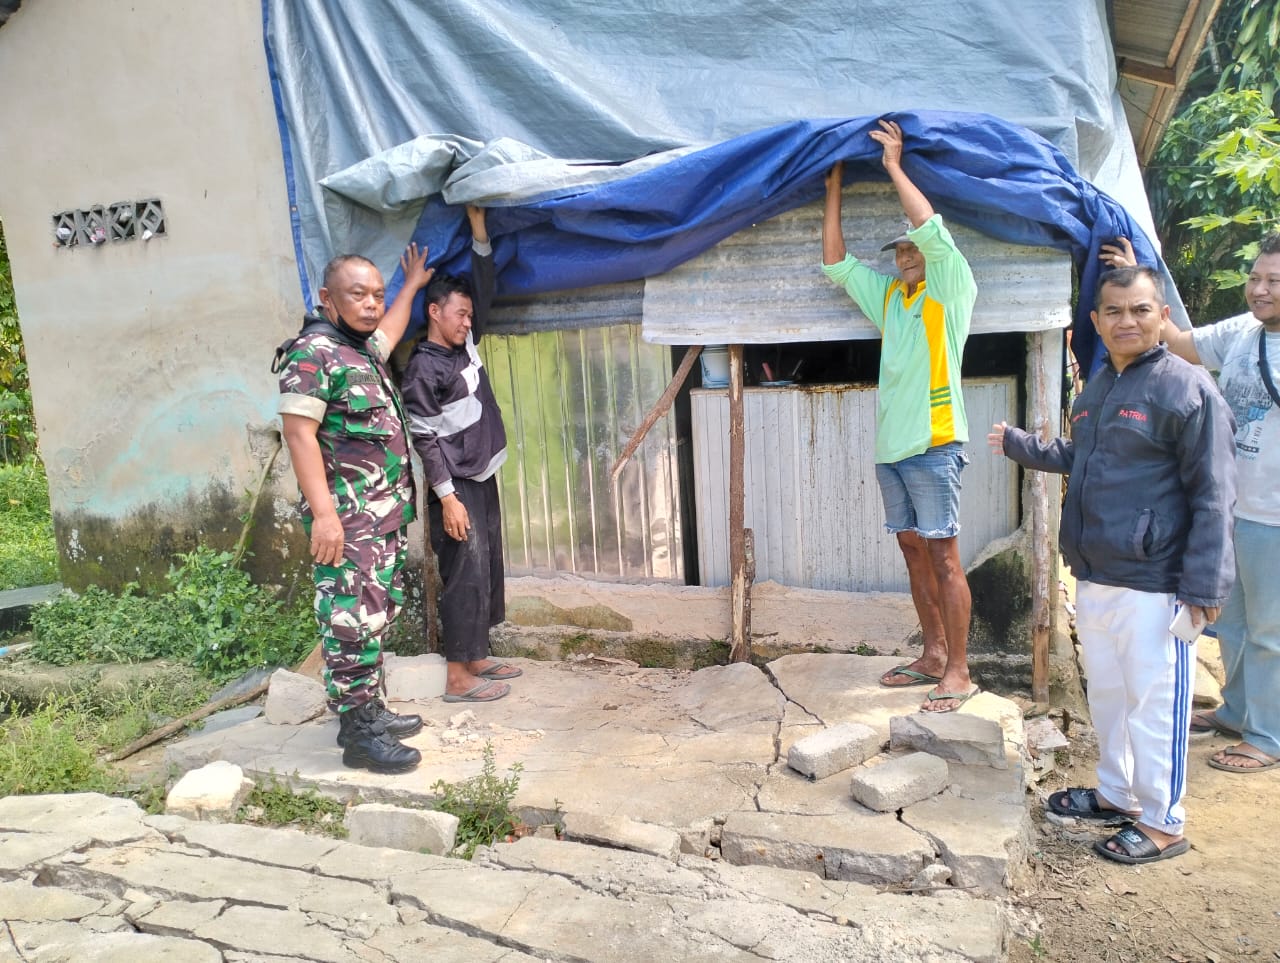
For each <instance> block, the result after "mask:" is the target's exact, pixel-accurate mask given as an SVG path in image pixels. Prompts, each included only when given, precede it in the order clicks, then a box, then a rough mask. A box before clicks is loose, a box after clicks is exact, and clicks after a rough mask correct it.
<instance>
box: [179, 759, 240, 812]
mask: <svg viewBox="0 0 1280 963" xmlns="http://www.w3.org/2000/svg"><path fill="white" fill-rule="evenodd" d="M252 790H253V780H252V779H247V778H245V774H244V770H242V769H241V768H240V767H239V766H237V765H235V764H234V763H230V762H227V761H225V760H222V759H219V760H218V761H216V762H211V763H209V764H208V765H207V766H201V767H200V768H199V769H193V770H191V772H189V773H187V774H186V775H185V776H183V777H182V778H181V779H179V780H178V783H177V785H175V786H174V787H173V788H172V789H170V790H169V796H168V798H167V799H165V803H164V808H165V812H167V813H172V814H174V815H178V816H185V817H186V818H188V819H198V820H205V821H208V822H221V821H223V820H228V819H231V818H232V817H234V816H235V814H236V810H238V809H239V808H240V807H241V806H242V805H243V804H244V801H245V800H246V799H247V798H248V797H249V793H250V792H251V791H252Z"/></svg>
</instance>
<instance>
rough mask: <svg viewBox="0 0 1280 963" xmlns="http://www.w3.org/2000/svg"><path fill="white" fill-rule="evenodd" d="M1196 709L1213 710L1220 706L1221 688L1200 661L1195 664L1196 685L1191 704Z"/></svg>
mask: <svg viewBox="0 0 1280 963" xmlns="http://www.w3.org/2000/svg"><path fill="white" fill-rule="evenodd" d="M1191 704H1192V705H1193V706H1194V707H1195V708H1197V709H1214V708H1217V707H1218V706H1220V705H1221V704H1222V686H1221V685H1220V684H1219V683H1218V680H1217V679H1215V678H1214V677H1213V673H1211V672H1210V671H1209V669H1208V668H1207V667H1206V666H1205V664H1204V663H1203V662H1201V661H1198V660H1197V662H1196V683H1195V691H1194V694H1193V695H1192V703H1191Z"/></svg>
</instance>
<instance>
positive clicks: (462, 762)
mask: <svg viewBox="0 0 1280 963" xmlns="http://www.w3.org/2000/svg"><path fill="white" fill-rule="evenodd" d="M511 661H513V662H516V663H517V664H519V665H520V666H521V667H522V668H523V669H524V670H525V675H524V676H523V677H521V678H520V679H518V680H516V682H515V684H514V685H513V688H512V694H511V695H510V696H508V697H507V698H506V699H503V700H500V701H499V702H496V703H488V704H482V705H474V706H466V707H461V708H460V707H459V706H458V705H456V704H446V703H443V702H441V701H439V700H432V701H430V702H425V703H420V704H414V705H412V706H411V707H409V706H406V707H405V708H411V709H412V711H415V712H419V713H421V714H422V715H423V716H424V718H425V725H424V728H423V730H422V731H421V732H420V733H418V734H417V735H415V736H414V737H412V738H411V739H410V740H408V741H409V743H410V744H412V745H414V746H416V747H417V748H418V749H419V750H420V751H421V752H422V753H423V757H424V758H423V763H422V765H421V767H420V768H419V769H417V770H416V771H414V772H411V773H407V774H402V775H396V776H384V775H375V774H372V773H368V772H365V771H361V770H349V769H345V768H344V767H342V765H341V757H340V753H339V751H338V749H337V746H336V745H335V742H334V739H335V736H336V734H337V726H336V722H335V721H334V720H332V719H324V720H317V721H313V722H310V723H306V724H303V725H299V726H269V725H267V724H266V723H265V722H264V721H263V720H262V719H260V718H258V719H252V720H248V721H246V722H243V723H241V724H240V725H236V726H232V727H230V728H228V729H225V730H222V731H219V732H212V733H199V734H196V735H194V736H191V737H189V738H186V739H183V740H181V741H179V742H176V743H174V744H173V745H172V746H171V747H169V749H168V751H167V757H168V759H169V760H170V761H172V762H174V763H176V764H178V765H180V766H187V767H194V766H199V765H203V764H205V763H206V762H209V761H211V760H214V759H225V760H227V761H229V762H232V763H234V764H236V765H239V766H241V767H242V768H243V769H244V770H245V771H246V772H247V773H250V774H252V775H253V776H254V777H255V778H259V779H263V778H275V779H277V780H283V781H286V782H288V783H289V784H290V785H293V786H295V787H315V788H318V789H319V790H321V791H322V792H325V793H327V794H329V795H332V796H334V797H336V798H339V799H344V800H347V801H354V800H355V799H356V798H357V797H359V799H360V800H362V801H365V802H382V803H403V804H408V805H413V806H419V807H421V806H429V805H431V803H432V802H433V800H434V790H433V785H434V784H435V783H436V781H437V780H444V781H447V782H458V781H461V780H463V779H467V778H469V777H471V776H474V775H476V774H478V773H479V772H480V771H481V767H482V765H483V763H484V750H485V747H486V745H491V746H492V748H493V752H494V758H495V763H496V765H497V767H498V771H499V773H500V774H501V773H503V772H504V771H505V769H506V767H508V766H511V765H513V764H515V763H517V762H518V763H520V764H521V765H522V766H523V771H522V772H521V775H520V779H519V790H518V792H517V795H516V799H515V807H516V809H517V810H518V811H519V812H521V813H523V814H524V815H525V818H526V819H527V820H528V821H529V822H531V823H534V824H537V823H560V824H564V823H566V822H571V821H572V820H573V819H577V820H580V821H582V825H587V826H590V825H592V824H593V821H594V823H596V824H598V825H604V824H605V823H604V822H601V821H612V822H613V823H616V824H617V825H620V826H627V825H630V824H629V823H628V822H627V821H628V820H633V821H635V822H638V823H642V824H646V825H647V826H652V827H654V828H655V829H656V830H661V832H662V833H663V839H662V843H661V845H652V844H649V845H647V846H645V847H641V848H648V849H650V850H652V851H653V852H658V853H661V856H660V857H658V856H653V855H649V854H646V853H641V852H624V851H622V850H615V849H606V848H601V847H598V846H588V845H584V844H578V843H570V842H563V841H557V840H555V839H542V838H536V837H528V838H525V839H522V840H520V841H519V842H517V843H515V844H512V845H507V846H498V847H495V848H494V849H492V850H482V853H483V854H484V855H482V856H481V857H480V858H479V859H478V860H477V862H476V863H464V862H461V861H459V860H456V859H445V858H440V857H431V856H426V855H422V854H417V853H411V852H406V851H397V850H388V849H377V848H371V847H363V846H359V845H356V844H355V843H352V842H349V841H337V840H331V839H322V838H319V837H313V836H305V835H302V834H299V833H295V832H291V831H287V830H261V829H256V828H251V827H245V826H236V825H210V824H199V823H193V822H189V821H187V820H183V819H180V818H176V817H172V816H161V817H145V816H143V815H142V814H141V812H140V811H138V810H137V809H136V807H133V806H132V804H131V803H128V802H126V801H120V800H106V799H105V797H96V798H95V797H88V798H79V797H56V799H57V800H60V801H59V802H56V803H55V802H52V801H50V800H49V799H45V800H35V801H30V800H29V801H26V802H21V803H11V802H10V801H9V800H0V879H4V880H11V881H14V882H18V883H21V884H23V885H30V882H31V879H32V878H33V877H34V876H35V875H36V874H39V878H40V881H41V882H42V883H47V884H49V885H50V886H54V887H57V888H59V889H62V890H66V891H69V892H74V893H79V894H80V895H82V896H84V897H86V898H89V899H97V900H103V901H108V902H107V904H106V906H105V907H103V908H100V909H99V910H97V911H95V912H93V913H89V914H86V915H85V916H84V917H83V923H80V924H75V923H72V922H71V921H68V920H55V919H45V920H42V921H40V925H47V926H54V925H59V926H61V925H63V924H64V923H65V924H67V925H74V926H79V927H80V928H81V929H83V930H85V931H86V932H87V931H88V930H89V928H90V927H96V928H98V929H101V930H103V931H104V932H108V933H109V932H110V931H112V930H119V931H120V932H119V934H117V933H111V935H113V936H115V935H123V936H130V935H132V936H134V937H138V936H149V937H151V938H153V939H161V938H166V939H178V940H183V941H184V942H194V943H195V944H196V945H200V946H213V947H217V948H219V949H220V951H221V953H222V956H223V958H224V959H225V960H226V961H227V963H231V961H233V960H255V961H260V960H269V959H270V958H271V956H272V954H273V953H274V954H275V955H277V956H279V957H281V958H283V957H294V958H297V957H295V956H294V954H293V952H292V951H286V950H284V948H282V947H279V946H277V947H275V948H274V949H272V948H270V947H267V946H265V945H262V944H260V943H255V942H253V940H256V939H257V938H258V934H260V933H262V932H265V931H268V930H269V929H271V928H274V929H275V930H276V931H277V932H280V933H287V934H289V936H288V939H290V940H296V942H297V945H298V947H300V948H301V947H305V946H313V944H314V946H313V949H310V950H307V951H306V952H310V953H312V954H313V955H312V957H311V958H315V959H330V958H338V956H339V954H341V953H344V952H345V953H346V954H347V955H346V956H345V957H344V958H345V959H369V960H378V961H379V963H395V961H398V960H401V959H403V960H418V959H423V958H431V959H443V960H446V961H447V960H451V959H457V960H468V961H470V960H481V961H487V960H494V961H498V960H510V961H512V963H516V961H523V960H531V959H556V960H585V961H591V963H595V961H605V963H611V961H614V960H627V961H628V963H629V961H630V960H636V959H689V960H699V959H707V960H711V959H715V960H737V959H741V960H752V961H757V960H760V959H765V958H768V959H779V960H794V961H796V963H819V961H823V963H825V961H827V960H832V961H834V960H851V961H864V960H865V961H871V960H877V961H878V960H894V961H895V963H897V961H903V963H908V961H910V963H914V961H920V963H924V961H926V960H927V961H929V963H942V961H947V963H950V961H957V963H958V961H964V960H971V961H987V960H992V961H994V960H998V959H1000V958H1001V954H1002V950H1001V948H1000V947H1001V945H1002V941H1003V939H1004V933H1005V926H1006V923H1005V921H1004V919H1003V917H1002V916H1001V914H1000V912H999V907H998V904H997V903H996V902H994V901H993V900H991V899H987V898H966V896H965V894H966V893H972V892H979V891H981V892H984V893H986V892H989V893H991V894H992V895H999V894H1000V893H1002V892H1003V891H1004V890H1003V887H1004V885H1005V883H1004V880H1006V879H1007V878H1008V875H1009V874H1010V873H1011V872H1013V871H1014V870H1015V869H1016V866H1017V864H1018V861H1019V860H1020V859H1022V858H1023V854H1020V853H1019V852H1018V850H1017V846H1016V842H1017V832H1018V830H1017V826H1016V824H1015V823H1013V822H1009V821H1002V819H1003V817H1004V815H1007V814H1012V813H1014V812H1015V811H1017V812H1025V797H1024V794H1023V786H1024V785H1025V780H1024V777H1023V775H1022V772H1023V770H1022V757H1021V745H1020V740H1021V720H1020V716H1018V715H1017V711H1016V707H1012V712H1011V711H1010V707H1011V704H1009V703H1006V702H1005V701H1004V700H999V699H998V698H997V697H994V696H993V697H991V698H990V699H985V700H980V699H977V698H975V699H974V700H971V702H970V704H969V705H967V706H966V707H965V709H966V710H968V709H969V708H970V706H976V707H977V708H978V709H980V710H981V712H980V713H973V714H971V715H972V716H973V719H972V722H971V724H976V725H985V726H987V727H990V729H994V730H996V731H997V732H998V733H1000V736H998V737H997V739H996V744H998V743H999V742H1000V739H1002V740H1003V750H1002V760H1003V761H1005V762H1006V763H1007V764H1009V765H1010V768H1009V769H1007V770H998V769H992V768H989V767H986V766H964V765H960V764H959V763H958V762H955V761H954V760H953V761H951V762H949V763H948V781H949V782H950V786H949V788H948V789H947V790H946V791H945V792H944V793H943V794H942V795H940V796H937V797H935V798H934V799H932V800H930V801H929V803H930V804H932V806H933V808H932V809H930V808H922V807H924V805H925V804H920V805H917V806H911V807H908V809H907V811H906V814H904V816H903V817H902V818H898V817H895V816H894V815H893V814H883V815H881V814H873V813H871V812H870V811H869V810H867V809H865V808H864V807H862V806H860V805H859V804H858V803H856V802H855V801H854V800H853V799H852V798H851V796H850V774H849V772H848V771H845V772H842V773H838V774H836V775H833V776H830V777H828V778H827V779H821V780H817V781H809V780H808V779H806V778H804V777H803V776H800V775H799V774H797V773H795V772H792V771H791V770H789V769H788V767H787V765H786V761H785V760H786V753H787V750H788V749H789V748H790V746H791V745H792V744H793V743H794V742H795V741H796V740H797V739H799V738H801V737H802V736H804V735H809V734H813V733H815V732H819V731H822V730H825V729H828V728H831V727H834V726H838V725H841V724H843V723H862V724H864V725H867V726H870V727H871V728H872V729H874V730H875V731H876V734H877V736H878V738H879V739H880V742H881V748H882V750H883V747H884V746H885V745H887V743H888V740H889V732H890V720H891V719H892V718H894V717H897V716H910V715H913V714H914V713H915V712H916V710H917V708H918V706H919V704H920V701H921V700H922V698H923V690H922V689H919V688H917V689H885V688H883V687H881V686H880V685H879V684H878V680H879V676H880V675H881V674H882V673H883V672H884V671H886V670H887V669H889V668H892V667H893V666H894V665H897V664H899V663H900V662H901V659H896V658H889V657H861V656H857V655H850V654H816V655H793V656H785V657H783V658H781V659H778V660H776V661H775V662H772V663H770V664H769V665H768V666H767V667H766V668H765V669H764V670H763V671H762V670H760V669H757V668H754V667H752V666H750V665H745V664H740V665H733V666H721V667H713V668H711V669H704V670H701V671H699V672H687V671H667V670H656V669H642V668H638V667H636V666H633V665H624V664H617V663H610V662H604V661H602V660H584V661H582V662H578V663H575V662H566V663H540V662H533V661H530V660H524V659H514V660H511ZM984 703H989V704H984ZM967 724H968V723H967ZM884 758H885V756H884V754H883V752H882V753H881V754H880V755H878V756H876V757H875V758H873V759H872V760H869V761H868V764H869V765H874V764H876V763H877V760H880V761H883V759H884ZM273 770H274V773H275V775H272V771H273ZM62 807H67V812H70V813H72V814H73V817H69V816H67V815H66V813H64V812H63V811H62ZM979 811H985V813H986V815H985V822H984V821H983V820H982V819H979V818H978V815H977V813H978V812H979ZM997 814H998V815H999V818H997ZM908 817H909V818H908ZM908 822H910V824H908ZM19 824H21V827H20V828H19ZM11 826H12V827H13V828H10V827H11ZM68 827H75V828H74V830H73V831H68ZM588 835H592V838H593V839H595V838H597V835H598V834H595V835H593V834H588ZM676 840H680V847H681V848H683V849H685V850H686V851H687V850H690V849H692V850H693V853H694V854H692V855H691V854H688V853H687V852H686V854H683V855H681V854H677V852H676V848H677V846H676ZM598 841H603V842H605V843H606V844H616V843H617V842H618V841H617V840H613V839H608V838H606V836H605V835H599V836H598ZM717 857H719V859H717ZM944 863H945V865H944ZM948 874H949V875H950V877H951V883H950V885H947V876H948ZM997 881H998V882H997ZM870 886H875V887H877V888H879V889H882V890H889V892H882V893H879V894H877V893H876V892H875V891H873V890H872V889H870V888H869V887H870ZM923 886H934V887H936V888H937V889H941V890H944V891H945V892H946V898H944V897H934V896H931V895H921V894H912V895H906V894H905V891H906V890H908V889H913V888H920V887H923ZM966 887H972V889H966ZM117 905H118V906H120V907H126V908H123V909H114V908H113V907H115V906H117ZM285 917H290V919H289V921H288V922H287V925H286V923H285ZM965 920H968V921H970V922H968V923H966V922H964V921H965ZM275 921H280V922H279V924H278V925H277V923H276V922H275ZM735 921H737V923H736V925H735ZM18 922H19V923H20V924H21V925H23V926H32V925H36V924H35V923H34V922H33V923H25V922H22V921H18ZM135 926H136V928H137V929H138V930H143V931H147V930H148V927H150V928H151V931H149V932H142V933H138V932H132V930H133V928H134V927H135ZM250 930H253V932H248V931H250ZM68 938H69V937H68ZM165 952H167V951H165ZM300 952H301V950H300ZM0 958H2V956H0ZM33 958H34V957H33ZM138 958H140V957H138ZM138 958H135V959H134V960H132V961H131V963H136V959H138Z"/></svg>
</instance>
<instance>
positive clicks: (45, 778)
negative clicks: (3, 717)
mask: <svg viewBox="0 0 1280 963" xmlns="http://www.w3.org/2000/svg"><path fill="white" fill-rule="evenodd" d="M96 728H97V726H96V723H95V721H94V720H93V718H92V717H90V716H88V715H87V714H86V713H84V712H82V711H80V710H78V709H74V708H72V707H70V706H68V705H67V704H66V703H64V702H62V701H60V700H54V701H51V702H48V703H46V704H45V705H43V706H41V707H40V708H39V709H38V710H36V711H35V712H33V713H31V714H30V715H27V716H17V717H11V718H10V719H9V720H8V721H6V722H5V723H4V724H3V725H0V735H2V736H3V739H0V796H19V795H36V794H41V793H66V792H102V793H113V792H117V791H119V790H120V789H121V787H122V786H123V779H122V778H121V777H120V776H119V775H118V774H117V773H116V772H114V771H113V770H112V769H110V768H109V767H108V766H106V765H105V764H104V763H103V762H101V761H100V760H99V758H98V749H99V746H98V744H97V740H96V739H95V738H94V734H95V731H96Z"/></svg>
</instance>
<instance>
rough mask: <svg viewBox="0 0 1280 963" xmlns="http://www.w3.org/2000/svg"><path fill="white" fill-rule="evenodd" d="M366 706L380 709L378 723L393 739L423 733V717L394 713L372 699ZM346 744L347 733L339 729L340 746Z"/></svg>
mask: <svg viewBox="0 0 1280 963" xmlns="http://www.w3.org/2000/svg"><path fill="white" fill-rule="evenodd" d="M365 704H366V705H373V706H377V707H378V721H379V722H381V723H382V725H383V727H384V728H385V729H386V730H387V735H389V736H390V737H391V738H393V739H405V738H407V737H409V736H411V735H413V734H414V733H415V732H421V731H422V716H412V715H400V714H399V713H395V712H392V711H391V710H390V709H388V708H387V705H386V703H385V702H383V701H382V700H381V699H370V700H369V701H368V702H367V703H365ZM346 744H347V735H346V731H345V730H343V729H339V730H338V745H340V746H345V745H346Z"/></svg>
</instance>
